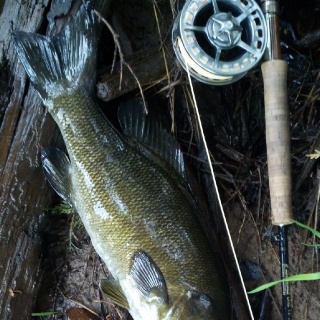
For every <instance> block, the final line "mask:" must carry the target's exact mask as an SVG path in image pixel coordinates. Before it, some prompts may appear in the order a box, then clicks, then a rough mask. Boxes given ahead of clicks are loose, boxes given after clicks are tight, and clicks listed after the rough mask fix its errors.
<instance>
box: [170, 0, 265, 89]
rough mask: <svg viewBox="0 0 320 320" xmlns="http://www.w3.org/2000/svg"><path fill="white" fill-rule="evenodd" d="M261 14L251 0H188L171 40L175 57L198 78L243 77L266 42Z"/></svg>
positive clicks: (221, 81)
mask: <svg viewBox="0 0 320 320" xmlns="http://www.w3.org/2000/svg"><path fill="white" fill-rule="evenodd" d="M267 34H268V33H267V27H266V22H265V18H264V15H263V13H262V11H261V9H260V7H259V6H258V4H257V3H256V2H255V1H253V0H187V1H186V3H185V5H184V6H183V9H182V11H181V12H180V13H179V15H178V16H177V18H176V20H175V23H174V26H173V31H172V42H173V48H174V51H175V53H176V56H177V59H178V60H179V62H180V64H181V65H182V67H183V68H184V69H186V64H188V69H189V72H190V74H191V75H192V76H193V77H194V78H196V79H197V80H199V81H201V82H204V83H207V84H213V85H225V84H229V83H232V82H235V81H237V80H239V79H240V78H242V77H243V76H244V75H245V74H246V73H247V71H248V70H250V69H251V68H253V67H254V66H255V65H256V64H257V63H258V62H259V60H260V59H261V58H262V56H263V54H264V51H265V48H266V45H267V39H268V36H267Z"/></svg>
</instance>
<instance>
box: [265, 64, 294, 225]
mask: <svg viewBox="0 0 320 320" xmlns="http://www.w3.org/2000/svg"><path fill="white" fill-rule="evenodd" d="M287 68H288V67H287V63H286V62H285V61H283V60H269V61H267V62H264V63H263V64H262V66H261V69H262V76H263V82H264V99H265V121H266V122H265V123H266V142H267V156H268V171H269V188H270V198H271V211H272V223H273V224H274V225H279V226H281V225H287V224H291V223H292V221H291V219H292V218H293V215H292V204H291V199H292V191H291V189H292V187H291V152H290V124H289V110H288V101H287Z"/></svg>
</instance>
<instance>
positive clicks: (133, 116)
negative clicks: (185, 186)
mask: <svg viewBox="0 0 320 320" xmlns="http://www.w3.org/2000/svg"><path fill="white" fill-rule="evenodd" d="M118 119H119V122H120V125H121V128H122V130H123V133H124V134H125V135H126V136H128V137H129V138H131V139H132V140H134V141H136V142H138V143H139V144H141V145H143V146H144V147H146V148H148V149H149V150H151V151H152V152H153V153H154V154H155V155H156V156H157V157H159V158H160V159H162V160H163V161H164V162H166V164H168V165H169V166H170V167H171V168H172V169H173V170H174V171H176V172H177V173H178V174H179V175H180V176H181V177H183V179H184V180H185V181H186V170H185V165H184V158H183V153H182V151H181V149H180V145H179V143H178V142H177V140H176V139H175V138H174V137H173V136H172V135H171V134H169V133H168V132H167V131H166V130H164V129H163V128H162V127H161V125H160V124H159V123H157V122H155V121H152V120H151V119H150V118H149V117H147V116H146V114H145V112H144V105H143V101H142V100H141V99H138V98H134V99H132V100H128V101H126V102H124V103H122V104H121V105H120V107H119V110H118Z"/></svg>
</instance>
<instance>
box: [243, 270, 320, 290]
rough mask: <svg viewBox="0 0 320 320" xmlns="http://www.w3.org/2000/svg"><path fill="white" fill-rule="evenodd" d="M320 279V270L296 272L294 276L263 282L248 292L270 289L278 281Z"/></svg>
mask: <svg viewBox="0 0 320 320" xmlns="http://www.w3.org/2000/svg"><path fill="white" fill-rule="evenodd" d="M319 279H320V272H315V273H303V274H296V275H294V276H290V277H288V278H286V279H282V280H277V281H272V282H268V283H266V284H263V285H262V286H260V287H258V288H256V289H254V290H251V291H249V292H247V293H248V294H252V293H257V292H260V291H262V290H265V289H268V288H270V287H272V286H274V285H276V284H278V283H282V282H292V281H311V280H319Z"/></svg>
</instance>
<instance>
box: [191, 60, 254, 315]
mask: <svg viewBox="0 0 320 320" xmlns="http://www.w3.org/2000/svg"><path fill="white" fill-rule="evenodd" d="M185 67H186V71H187V74H188V81H189V84H190V89H191V95H192V99H193V103H194V107H195V111H196V116H197V121H198V124H199V128H200V134H201V138H202V141H203V144H204V149H205V153H206V156H207V159H208V164H209V168H210V172H211V177H212V180H213V184H214V187H215V190H216V194H217V199H218V202H219V207H220V210H221V213H222V218H223V222H224V225H225V227H226V230H227V235H228V238H229V243H230V245H231V250H232V253H233V257H234V260H235V263H236V266H237V270H238V274H239V276H240V282H241V285H242V289H243V291H244V293H245V294H244V295H245V297H246V302H247V305H248V309H249V313H250V316H251V319H252V320H254V317H253V313H252V310H251V305H250V302H249V298H248V295H247V292H246V287H245V284H244V281H243V278H242V274H241V270H240V265H239V262H238V259H237V255H236V251H235V248H234V246H233V242H232V238H231V234H230V230H229V227H228V222H227V219H226V216H225V213H224V210H223V206H222V203H221V199H220V195H219V192H218V186H217V182H216V178H215V175H214V171H213V167H212V163H211V161H210V154H209V149H208V146H207V141H206V138H205V135H204V131H203V127H202V122H201V118H200V113H199V110H198V105H197V100H196V96H195V93H194V89H193V85H192V81H191V75H190V72H189V67H188V63H187V61H185Z"/></svg>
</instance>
